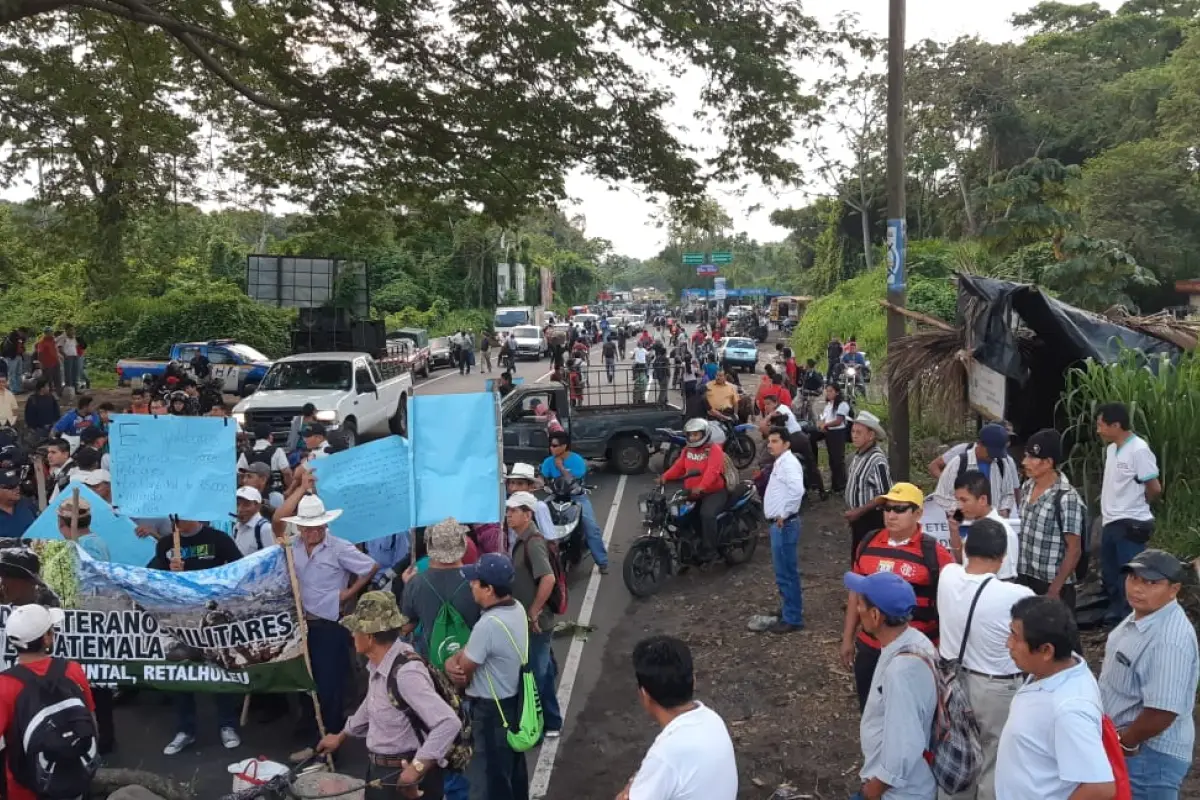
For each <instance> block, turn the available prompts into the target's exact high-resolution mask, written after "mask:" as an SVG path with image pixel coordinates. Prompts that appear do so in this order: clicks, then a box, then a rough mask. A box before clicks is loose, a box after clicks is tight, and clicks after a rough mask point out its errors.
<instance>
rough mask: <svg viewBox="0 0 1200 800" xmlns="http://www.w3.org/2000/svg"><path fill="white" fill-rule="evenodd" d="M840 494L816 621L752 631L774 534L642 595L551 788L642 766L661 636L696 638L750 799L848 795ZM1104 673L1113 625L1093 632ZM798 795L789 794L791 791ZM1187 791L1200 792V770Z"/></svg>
mask: <svg viewBox="0 0 1200 800" xmlns="http://www.w3.org/2000/svg"><path fill="white" fill-rule="evenodd" d="M841 506H842V503H841V501H840V499H832V498H831V499H830V500H827V501H825V502H823V503H817V504H816V505H815V506H814V507H812V508H811V509H810V510H809V511H807V512H806V513H805V515H804V518H803V527H802V532H801V544H800V567H801V576H802V581H803V587H804V620H805V624H806V626H807V627H806V629H805V630H804V631H802V632H800V633H795V634H789V635H786V636H772V635H771V634H766V633H762V634H757V633H751V632H749V631H747V630H746V622H747V620H748V619H749V617H750V616H751V615H752V614H756V613H773V609H775V608H776V607H777V605H778V594H777V592H776V589H775V582H774V573H773V572H772V570H771V554H770V549H769V545H768V543H767V541H766V539H765V538H764V539H763V540H762V541H760V543H759V548H758V550H757V551H756V552H755V554H754V558H753V560H752V561H751V562H750V563H749V564H746V565H744V566H742V567H738V568H732V569H730V568H726V567H724V566H717V567H714V568H712V570H711V571H709V572H707V573H698V572H695V571H692V572H690V573H689V574H686V575H682V576H678V577H677V578H675V579H674V580H673V581H672V582H670V583H669V584H668V586H667V587H666V589H665V590H664V591H663V592H662V593H661V594H659V595H658V596H657V597H654V598H651V599H649V600H647V601H644V602H635V603H634V604H633V605H632V606H631V607H630V611H629V612H628V614H627V615H626V617H625V618H624V620H623V621H622V623H621V624H620V627H619V628H618V630H616V631H614V632H613V633H612V635H611V638H610V639H609V641H608V646H607V648H606V649H605V654H604V664H603V674H602V677H601V679H600V684H599V685H598V686H597V687H596V689H595V691H594V692H593V693H592V695H591V697H590V698H589V702H588V703H587V705H586V706H585V707H584V708H583V709H582V711H581V712H580V714H579V716H578V719H577V723H576V726H575V731H574V733H573V734H572V735H571V737H570V738H569V740H568V743H567V749H566V751H565V752H564V754H563V756H562V757H561V758H560V760H559V764H558V769H556V770H555V778H554V781H553V784H552V790H551V794H550V795H549V796H551V797H588V798H608V797H610V796H613V795H615V794H616V793H617V791H618V790H619V789H620V788H621V787H622V786H623V785H624V783H625V781H626V780H628V778H629V776H631V775H632V774H634V773H635V772H636V771H637V768H638V764H639V763H640V762H641V758H642V756H643V755H644V754H645V752H646V750H647V749H648V748H649V746H650V744H651V742H652V741H653V739H654V736H655V735H656V734H657V732H658V729H657V727H656V726H655V725H654V723H653V722H652V721H651V720H650V719H649V718H648V717H647V716H646V714H645V713H644V712H643V711H642V709H641V706H640V705H639V704H638V701H637V695H636V689H635V686H634V681H633V671H632V668H631V666H630V662H629V654H630V653H631V652H632V651H633V646H634V644H635V643H636V642H637V641H638V640H639V639H642V638H643V637H646V636H650V635H653V634H670V635H672V636H678V637H680V638H682V639H683V640H684V641H686V642H687V643H688V644H689V645H690V646H691V648H692V653H693V657H694V658H695V664H696V695H697V698H698V699H700V700H702V701H703V702H704V703H706V704H707V705H709V706H711V707H712V708H714V709H715V710H716V711H717V712H718V713H720V714H721V716H722V717H723V718H724V719H725V721H726V723H727V724H728V725H729V728H730V733H731V734H732V736H733V742H734V747H735V749H736V751H737V759H738V771H739V773H740V787H741V788H740V791H739V793H738V797H739V798H742V800H751V798H753V800H765V799H766V798H769V797H771V795H772V793H773V792H774V791H775V790H776V789H777V788H778V787H780V786H781V785H784V784H787V785H788V786H790V787H791V788H792V789H793V790H794V795H792V796H794V797H797V798H800V797H802V798H819V799H822V800H832V799H833V798H845V797H849V796H850V795H851V794H852V793H853V792H855V791H857V790H858V788H859V781H858V769H859V766H860V765H861V761H862V759H861V755H860V750H859V742H858V719H859V714H858V704H857V702H856V700H855V696H854V680H853V676H852V675H851V674H850V673H849V672H848V671H846V670H845V669H844V668H842V666H841V665H840V664H839V663H838V658H837V651H838V643H839V641H840V638H841V629H842V618H843V617H842V615H843V611H844V608H845V597H846V594H845V590H844V589H843V588H842V583H841V577H842V573H843V572H844V571H845V565H846V561H847V560H848V558H849V534H848V533H846V532H844V531H845V527H844V525H843V524H841ZM1083 641H1084V648H1085V650H1086V651H1087V655H1088V659H1089V661H1090V662H1091V663H1092V666H1093V669H1095V670H1096V671H1099V667H1100V659H1101V658H1102V657H1103V652H1104V650H1103V648H1104V634H1103V633H1100V632H1096V633H1090V632H1089V633H1085V634H1084V636H1083ZM786 796H788V795H785V797H786ZM1181 796H1183V797H1187V798H1200V778H1198V777H1197V776H1196V775H1195V773H1193V774H1192V775H1191V776H1190V777H1189V779H1188V781H1187V782H1186V783H1185V785H1184V791H1183V792H1182V794H1181Z"/></svg>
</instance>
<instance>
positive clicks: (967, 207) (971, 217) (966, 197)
mask: <svg viewBox="0 0 1200 800" xmlns="http://www.w3.org/2000/svg"><path fill="white" fill-rule="evenodd" d="M954 171H955V172H956V173H957V175H958V190H959V191H960V192H961V193H962V199H963V213H964V214H965V215H966V217H967V236H974V235H975V231H976V227H975V210H974V209H973V208H971V195H970V193H969V192H968V191H967V178H966V176H965V175H963V171H962V168H961V167H959V165H958V162H955V164H954Z"/></svg>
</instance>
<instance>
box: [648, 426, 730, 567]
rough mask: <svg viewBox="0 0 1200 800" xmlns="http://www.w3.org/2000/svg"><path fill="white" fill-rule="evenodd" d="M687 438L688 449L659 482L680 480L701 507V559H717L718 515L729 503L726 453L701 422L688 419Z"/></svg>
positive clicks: (684, 428) (685, 427) (684, 429)
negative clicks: (726, 486) (712, 439)
mask: <svg viewBox="0 0 1200 800" xmlns="http://www.w3.org/2000/svg"><path fill="white" fill-rule="evenodd" d="M683 432H684V435H685V436H687V440H688V441H687V447H685V448H684V449H683V452H682V453H681V454H680V456H679V458H677V459H676V460H675V463H674V464H672V465H671V466H670V468H669V469H667V471H666V472H664V473H663V474H662V475H660V476H658V483H659V485H662V484H664V483H667V482H668V481H677V480H680V479H683V488H684V489H686V490H687V492H688V495H689V496H690V497H691V498H692V499H693V500H695V501H697V502H698V503H699V505H700V507H699V509H698V513H699V515H700V558H701V560H709V559H712V558H715V557H716V550H717V515H718V514H720V513H721V512H722V511H724V510H725V506H726V505H727V504H728V503H729V490H728V489H726V488H725V450H724V449H723V448H722V447H721V445H719V444H713V443H712V442H711V441H709V439H710V438H711V434H710V432H709V428H708V423H707V422H706V421H705V420H702V419H699V418H697V419H690V420H688V422H687V424H686V425H684V426H683Z"/></svg>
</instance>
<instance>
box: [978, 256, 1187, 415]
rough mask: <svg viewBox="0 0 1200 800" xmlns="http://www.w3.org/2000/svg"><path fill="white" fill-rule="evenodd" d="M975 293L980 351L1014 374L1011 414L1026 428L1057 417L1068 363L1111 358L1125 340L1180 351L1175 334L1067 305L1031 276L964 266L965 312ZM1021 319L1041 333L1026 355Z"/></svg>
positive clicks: (984, 359)
mask: <svg viewBox="0 0 1200 800" xmlns="http://www.w3.org/2000/svg"><path fill="white" fill-rule="evenodd" d="M972 298H973V299H975V300H976V301H978V302H980V303H982V304H983V308H982V311H981V312H980V313H979V314H978V316H977V317H976V318H975V323H974V329H973V333H974V341H975V343H976V347H975V352H974V353H973V356H974V358H975V360H976V361H978V362H980V363H981V364H984V365H985V366H988V367H991V368H992V369H994V370H996V371H997V372H999V373H1001V374H1002V375H1004V376H1006V377H1007V378H1008V379H1009V383H1008V392H1007V397H1008V418H1009V421H1010V422H1012V423H1013V426H1014V427H1015V428H1016V429H1017V432H1018V433H1020V434H1023V435H1028V434H1029V433H1032V432H1033V431H1035V430H1037V429H1039V428H1044V427H1051V426H1053V425H1054V422H1055V420H1054V409H1055V407H1056V405H1057V402H1058V398H1059V396H1060V395H1061V394H1062V390H1063V384H1064V379H1065V376H1066V373H1067V370H1069V369H1070V368H1071V367H1074V366H1078V365H1079V364H1080V362H1082V361H1084V360H1085V359H1088V358H1092V359H1095V360H1096V361H1099V362H1101V363H1111V362H1113V361H1115V360H1116V358H1117V356H1118V354H1119V353H1120V351H1121V348H1122V347H1126V348H1132V349H1134V350H1139V351H1141V352H1143V353H1145V354H1148V355H1149V354H1158V353H1166V354H1169V355H1172V356H1174V355H1177V354H1178V353H1179V348H1178V347H1176V346H1175V345H1173V344H1171V343H1169V342H1164V341H1163V340H1161V339H1156V338H1154V337H1153V336H1148V335H1146V334H1144V333H1140V332H1138V331H1135V330H1132V329H1130V328H1126V327H1125V326H1123V325H1118V324H1116V323H1115V322H1111V321H1109V320H1107V319H1105V318H1104V317H1101V316H1099V315H1097V314H1093V313H1091V312H1090V311H1084V310H1082V309H1079V308H1075V307H1074V306H1070V305H1067V304H1066V303H1063V302H1061V301H1059V300H1055V299H1054V298H1053V297H1050V296H1049V295H1047V294H1045V293H1044V292H1042V291H1041V290H1040V289H1038V288H1037V287H1036V286H1031V285H1029V284H1021V283H1011V282H1009V281H1001V280H996V279H994V278H983V277H979V276H977V275H964V274H959V275H958V307H959V315H960V318H962V317H965V311H966V307H967V304H968V303H969V302H970V300H971V299H972ZM1018 323H1019V324H1020V325H1022V326H1024V327H1025V328H1028V329H1029V330H1030V331H1032V332H1033V333H1034V334H1035V335H1036V337H1037V338H1036V340H1035V341H1034V343H1033V350H1032V353H1027V354H1025V355H1023V354H1022V352H1021V349H1020V347H1019V346H1018V342H1017V336H1016V329H1017V325H1018ZM1027 350H1028V348H1027Z"/></svg>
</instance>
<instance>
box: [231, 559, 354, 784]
mask: <svg viewBox="0 0 1200 800" xmlns="http://www.w3.org/2000/svg"><path fill="white" fill-rule="evenodd" d="M279 543H280V545H281V546H282V547H283V555H284V557H285V558H286V559H287V571H288V580H290V581H291V583H292V599H293V600H295V602H296V622H297V624H298V625H299V626H300V641H301V643H302V644H303V645H304V647H303V652H304V666H305V667H306V668H307V669H308V676H309V677H310V678H312V679H313V684H314V686H315V684H316V678H315V677H314V676H313V668H312V658H311V657H309V655H308V620H307V619H305V617H304V604H303V603H302V602H301V601H300V579H299V578H297V577H296V561H295V558H294V557H293V555H292V545H291V542H289V541H287V539H286V538H284V539H282V540H280V542H279ZM308 697H309V699H310V700H312V704H313V715H314V717H315V718H316V720H317V733H318V734H320V735H321V738H324V737H325V734H326V732H327V731H326V730H325V717H324V715H323V714H321V702H320V700H318V699H317V690H316V689H315V688H314V689H313V690H312V691H310V692H309V693H308ZM247 699H249V697H247ZM243 713H245V711H243ZM325 761H326V763H327V764H328V765H329V771H330V772H333V755H332V754H328V755H326V756H325Z"/></svg>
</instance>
